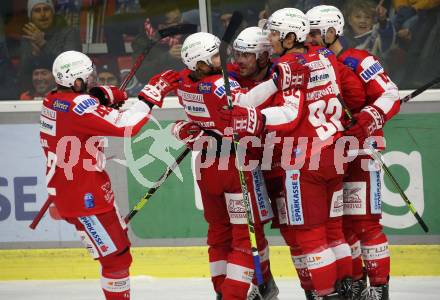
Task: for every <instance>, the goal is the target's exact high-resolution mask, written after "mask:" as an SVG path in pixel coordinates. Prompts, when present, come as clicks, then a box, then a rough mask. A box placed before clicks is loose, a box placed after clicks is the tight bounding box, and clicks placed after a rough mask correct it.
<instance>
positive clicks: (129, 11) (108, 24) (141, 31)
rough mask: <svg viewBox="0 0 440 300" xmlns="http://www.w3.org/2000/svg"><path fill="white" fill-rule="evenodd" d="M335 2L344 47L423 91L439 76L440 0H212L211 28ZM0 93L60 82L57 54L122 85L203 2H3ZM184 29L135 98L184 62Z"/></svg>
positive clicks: (144, 72) (100, 80) (132, 88)
mask: <svg viewBox="0 0 440 300" xmlns="http://www.w3.org/2000/svg"><path fill="white" fill-rule="evenodd" d="M319 4H330V5H334V6H337V7H338V8H340V9H342V10H343V12H344V14H345V19H346V23H347V24H346V26H345V31H344V38H343V42H344V43H345V46H347V47H354V48H358V49H366V50H368V51H369V52H371V53H373V54H374V55H376V56H377V57H378V58H379V59H380V60H381V61H382V63H383V65H384V66H385V68H386V69H387V70H388V73H389V74H390V76H391V78H392V79H393V80H394V81H395V82H396V83H397V84H398V86H399V88H400V89H413V88H417V87H419V86H421V85H423V84H424V83H426V82H427V81H429V80H431V79H432V78H434V77H436V76H438V75H439V74H440V57H439V55H438V54H439V53H440V0H385V1H384V0H380V1H375V0H327V1H326V0H322V1H320V0H302V1H301V0H266V1H263V0H261V1H248V0H241V1H237V0H230V1H228V0H211V11H210V16H211V22H212V24H211V28H212V31H213V33H214V34H216V35H218V36H221V35H222V33H223V31H224V29H225V28H226V26H227V24H228V21H229V19H230V17H231V15H232V12H233V11H234V10H239V11H241V12H242V13H243V14H244V16H245V21H244V22H243V25H242V27H243V28H244V27H247V26H255V25H257V24H258V23H260V24H262V23H264V19H265V18H267V17H268V16H269V15H270V14H271V13H272V12H273V11H275V10H277V9H280V8H283V7H295V8H298V9H301V10H302V11H304V12H306V11H307V10H308V9H310V8H312V7H314V6H316V5H319ZM0 8H1V15H0V99H2V100H13V99H21V100H33V99H41V98H42V97H44V95H45V94H46V93H47V92H48V91H50V90H51V89H52V88H54V85H55V81H54V78H53V75H52V72H51V66H52V62H53V60H54V58H55V57H56V56H57V55H58V54H60V53H61V52H63V51H66V50H77V51H83V52H84V53H87V54H88V55H89V56H91V57H92V58H93V60H94V62H95V65H96V67H97V70H96V74H95V76H96V80H95V82H96V83H95V84H114V85H118V84H120V82H121V80H122V79H123V78H124V76H125V75H126V74H127V73H128V72H129V70H130V68H131V66H132V64H133V61H134V59H135V58H136V56H137V55H138V54H140V53H141V52H142V51H143V50H144V49H145V48H146V47H147V46H148V45H150V44H151V43H152V42H153V40H154V39H156V37H157V31H158V30H160V29H163V28H166V27H168V26H172V25H176V24H179V23H195V24H199V23H200V20H199V10H198V1H196V0H192V1H187V0H183V1H169V0H162V1H160V2H157V1H148V0H15V1H12V0H10V1H1V4H0ZM184 38H185V36H173V37H169V38H166V39H162V40H160V42H158V43H157V44H156V45H155V46H154V47H153V48H152V50H151V52H150V54H149V55H148V57H147V58H146V59H145V61H144V62H143V64H142V66H141V68H140V69H139V71H138V73H137V74H136V77H135V78H134V80H132V81H131V83H130V84H129V86H128V89H127V90H128V91H129V93H130V94H131V95H136V94H137V93H138V91H139V90H140V88H141V87H142V86H143V84H145V82H147V81H148V79H149V78H150V77H151V76H152V75H154V74H156V73H158V72H160V71H162V70H165V69H168V68H176V69H182V68H183V67H184V66H183V64H182V62H181V59H180V50H181V47H182V42H183V40H184Z"/></svg>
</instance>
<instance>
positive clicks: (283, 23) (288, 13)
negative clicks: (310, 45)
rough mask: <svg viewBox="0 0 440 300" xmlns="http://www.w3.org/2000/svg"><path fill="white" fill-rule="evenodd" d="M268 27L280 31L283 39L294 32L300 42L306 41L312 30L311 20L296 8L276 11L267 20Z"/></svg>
mask: <svg viewBox="0 0 440 300" xmlns="http://www.w3.org/2000/svg"><path fill="white" fill-rule="evenodd" d="M266 27H267V29H269V30H275V31H278V32H279V33H280V39H281V40H284V39H285V38H286V36H287V34H289V33H290V32H293V33H294V34H295V35H296V40H297V41H298V42H299V43H301V42H304V41H305V40H306V37H307V34H308V33H309V32H310V24H309V20H308V19H307V17H306V15H305V14H304V13H303V12H302V11H300V10H299V9H296V8H282V9H279V10H277V11H275V12H274V13H273V14H272V15H271V16H270V17H269V19H268V20H267V24H266Z"/></svg>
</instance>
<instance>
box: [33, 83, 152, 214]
mask: <svg viewBox="0 0 440 300" xmlns="http://www.w3.org/2000/svg"><path fill="white" fill-rule="evenodd" d="M149 114H150V107H149V106H148V105H147V104H145V103H144V102H142V101H138V102H136V103H135V104H134V105H133V106H131V107H130V108H128V109H127V110H125V111H118V110H114V109H112V108H110V107H106V106H102V105H100V104H99V101H98V100H97V99H96V98H94V97H92V96H90V95H88V94H78V93H74V92H58V91H54V92H50V93H49V94H48V95H47V97H46V98H45V99H44V101H43V106H42V109H41V115H40V141H41V145H42V147H43V150H44V154H45V156H46V158H47V169H46V181H47V189H48V193H49V197H52V199H53V200H54V203H55V206H56V208H57V209H58V211H59V213H60V215H61V216H62V217H79V216H88V215H95V214H99V213H103V212H107V211H110V210H111V209H112V208H113V202H114V195H113V191H112V189H111V183H110V179H109V177H108V175H107V173H106V172H105V171H104V166H105V157H104V155H103V152H102V149H103V147H105V146H106V144H105V140H104V139H103V138H102V136H120V137H123V136H125V135H129V136H133V135H135V134H136V133H137V132H138V131H139V130H140V129H141V127H142V126H143V125H144V124H145V123H146V122H147V121H148V118H149ZM129 128H130V129H129ZM126 129H129V130H126Z"/></svg>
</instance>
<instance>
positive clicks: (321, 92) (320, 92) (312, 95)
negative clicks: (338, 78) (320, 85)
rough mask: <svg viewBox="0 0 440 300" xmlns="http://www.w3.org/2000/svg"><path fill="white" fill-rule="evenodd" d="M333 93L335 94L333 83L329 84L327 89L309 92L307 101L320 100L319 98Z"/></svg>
mask: <svg viewBox="0 0 440 300" xmlns="http://www.w3.org/2000/svg"><path fill="white" fill-rule="evenodd" d="M331 94H334V92H333V87H332V86H331V85H329V86H328V87H326V88H325V89H322V90H317V91H313V92H310V93H307V95H306V101H314V100H318V99H321V98H322V97H324V96H327V95H331Z"/></svg>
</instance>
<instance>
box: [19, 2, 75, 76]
mask: <svg viewBox="0 0 440 300" xmlns="http://www.w3.org/2000/svg"><path fill="white" fill-rule="evenodd" d="M27 12H28V17H29V22H28V23H26V24H25V25H24V26H23V36H22V38H21V51H20V52H21V54H20V60H21V66H20V76H21V78H25V77H26V76H29V74H24V73H23V72H24V70H25V69H26V66H27V65H28V64H30V63H31V62H32V60H34V59H35V58H36V57H46V58H51V59H53V58H55V57H56V56H57V55H58V54H60V53H61V52H63V51H67V50H77V51H81V42H80V37H79V32H78V30H77V29H76V28H73V27H69V26H67V23H66V21H65V20H64V18H63V17H62V16H59V15H55V13H54V6H53V2H52V0H28V11H27Z"/></svg>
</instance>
